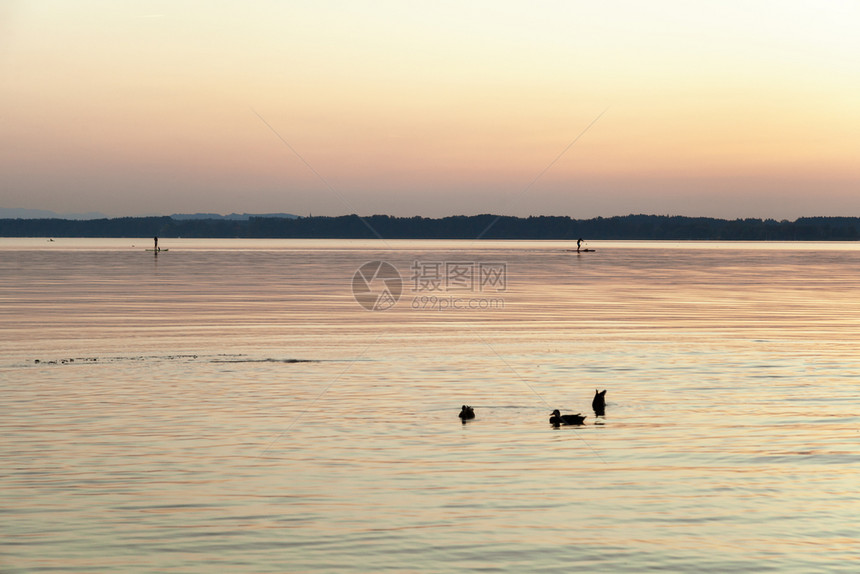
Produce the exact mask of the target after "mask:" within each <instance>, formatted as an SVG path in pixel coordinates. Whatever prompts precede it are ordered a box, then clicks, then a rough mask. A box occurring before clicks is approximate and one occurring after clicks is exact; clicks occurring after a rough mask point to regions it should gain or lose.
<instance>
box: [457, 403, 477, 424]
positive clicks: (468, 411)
mask: <svg viewBox="0 0 860 574" xmlns="http://www.w3.org/2000/svg"><path fill="white" fill-rule="evenodd" d="M459 416H460V420H462V421H463V422H466V421H468V420H472V419H473V418H475V409H473V408H472V407H470V406H469V405H463V408H462V409H461V410H460V415H459Z"/></svg>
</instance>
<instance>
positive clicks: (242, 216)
mask: <svg viewBox="0 0 860 574" xmlns="http://www.w3.org/2000/svg"><path fill="white" fill-rule="evenodd" d="M170 217H171V218H173V219H176V220H180V221H184V220H188V219H218V220H227V221H248V220H249V219H251V218H252V217H274V218H278V219H298V218H299V216H298V215H293V214H292V213H231V214H229V215H221V214H220V213H174V214H173V215H171V216H170ZM0 219H72V220H82V219H107V215H105V214H104V213H99V212H98V211H90V212H87V213H57V212H56V211H50V210H48V209H26V208H4V207H0Z"/></svg>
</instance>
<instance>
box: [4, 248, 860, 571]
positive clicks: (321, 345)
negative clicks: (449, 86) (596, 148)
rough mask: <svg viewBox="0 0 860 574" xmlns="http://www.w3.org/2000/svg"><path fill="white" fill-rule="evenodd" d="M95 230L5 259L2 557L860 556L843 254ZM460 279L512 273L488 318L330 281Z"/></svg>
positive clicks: (803, 563) (848, 253) (586, 564)
mask: <svg viewBox="0 0 860 574" xmlns="http://www.w3.org/2000/svg"><path fill="white" fill-rule="evenodd" d="M104 241H105V240H87V242H86V243H85V244H83V245H72V246H71V247H68V246H67V247H64V248H62V249H59V250H58V249H55V246H57V244H60V243H65V240H63V241H59V240H58V241H57V242H56V243H55V244H48V243H47V242H45V241H40V242H39V245H40V246H39V247H38V249H33V250H30V249H26V250H24V249H14V248H10V247H9V246H8V244H3V245H2V246H0V249H2V251H3V257H2V258H0V342H2V345H3V347H2V348H3V356H2V360H0V373H2V375H0V376H2V379H0V381H2V383H0V385H2V390H3V392H2V393H0V412H3V413H4V416H3V417H0V436H2V438H0V455H2V458H3V461H4V472H3V473H2V474H0V505H2V507H3V508H4V513H3V514H2V516H3V518H0V520H3V532H4V536H3V541H2V542H0V546H2V552H3V564H4V567H7V569H11V570H20V571H38V570H46V569H49V568H57V567H60V568H66V569H69V570H74V569H77V570H81V571H95V570H105V569H118V570H123V571H163V572H193V571H210V570H211V569H212V568H213V565H214V567H215V568H221V569H225V570H241V571H245V572H254V571H316V570H322V571H345V572H348V571H354V572H367V571H385V570H388V571H402V570H403V568H404V566H403V565H404V564H409V568H411V569H414V570H426V571H462V570H463V567H464V564H467V565H468V564H472V563H480V564H481V566H482V567H486V568H489V569H492V568H495V569H499V570H512V569H518V570H531V571H535V570H544V571H562V570H568V569H569V568H571V567H579V568H592V569H598V570H604V571H613V572H616V571H617V572H623V571H634V572H640V571H643V570H646V569H663V570H669V571H697V572H698V571H709V570H710V571H720V572H724V571H729V570H743V571H753V570H755V571H758V570H763V569H772V570H779V571H783V570H784V571H790V570H801V571H839V570H846V568H845V565H846V564H853V563H855V562H856V561H857V559H858V558H860V554H858V550H857V548H856V544H855V543H854V542H855V538H856V537H855V536H853V534H852V533H853V532H854V524H855V522H856V516H857V514H858V512H860V500H858V497H857V496H856V476H857V472H858V471H860V446H858V441H857V431H856V429H857V428H858V423H860V419H858V415H857V412H858V410H860V402H858V398H857V396H856V394H857V393H856V380H857V376H858V374H860V359H858V356H857V352H856V351H857V347H858V333H860V329H858V327H860V299H858V297H857V296H856V294H857V292H858V287H860V277H858V275H857V272H856V270H857V269H858V268H860V267H858V263H860V261H858V258H860V253H858V251H857V248H856V246H855V247H854V248H853V249H847V248H844V246H843V247H840V248H839V249H835V248H834V249H830V248H829V247H828V248H827V249H820V248H819V247H818V246H816V245H812V246H810V245H806V246H803V248H802V249H798V248H797V246H796V245H795V246H794V247H793V248H791V249H787V248H779V249H773V248H771V246H763V247H761V248H758V247H756V246H752V247H750V246H739V245H737V244H730V245H725V244H724V245H722V246H720V245H709V246H705V247H702V246H695V247H688V246H681V247H680V248H670V247H671V246H666V245H665V244H663V245H630V244H624V245H619V244H600V245H596V247H597V251H596V252H595V253H589V254H588V255H587V256H583V257H581V258H577V257H576V256H575V254H571V253H566V252H565V251H564V249H567V248H569V245H567V246H563V245H561V244H559V245H557V246H556V245H553V244H543V243H540V242H526V243H522V244H520V243H506V242H491V243H478V244H456V243H451V242H427V243H424V242H420V243H417V244H416V243H414V242H411V243H410V242H393V243H394V247H395V249H394V250H391V251H388V250H382V249H380V248H379V246H378V244H375V243H360V242H359V243H358V244H354V243H352V242H341V243H337V242H319V243H313V242H311V243H305V242H293V243H289V242H288V243H282V242H281V243H279V242H273V243H262V244H260V243H254V244H253V245H252V246H249V245H250V244H244V243H242V244H241V245H237V244H234V243H231V242H229V241H221V242H214V243H207V242H202V241H201V242H191V241H189V242H188V243H187V244H186V242H185V240H182V241H178V242H177V246H176V247H174V244H172V243H171V245H170V248H171V251H170V253H169V254H162V255H163V256H162V257H160V258H159V260H158V268H157V269H155V268H154V267H153V263H152V262H151V260H150V257H149V255H148V253H146V252H143V251H142V250H141V248H140V245H143V244H142V243H141V244H140V245H139V246H138V247H137V248H134V249H132V248H130V247H129V248H122V249H118V248H116V247H110V245H107V244H105V243H104ZM43 244H44V245H45V247H42V245H43ZM19 247H20V244H19ZM57 247H59V246H57ZM449 259H450V260H457V261H467V262H468V261H482V260H490V259H492V260H493V261H499V260H502V261H504V262H506V264H507V273H508V278H507V279H508V288H507V291H506V292H505V293H504V298H505V306H504V309H497V310H477V309H461V310H449V311H446V312H433V313H419V312H415V311H413V310H412V309H411V308H410V307H409V306H408V305H406V306H403V305H400V304H399V303H398V305H395V306H394V307H393V308H391V309H390V310H388V311H385V312H368V311H366V310H364V309H363V308H362V307H361V306H360V305H358V304H357V303H356V302H355V299H354V297H353V295H352V293H351V290H350V285H351V280H352V277H353V275H354V273H355V271H356V269H358V268H359V267H360V266H361V265H362V264H364V263H366V262H367V261H374V260H386V261H389V262H391V264H392V265H394V266H396V267H397V268H398V269H407V268H408V267H409V265H410V264H411V263H412V262H414V261H416V260H420V261H434V260H438V261H446V260H449ZM70 359H74V361H71V360H70ZM87 359H93V360H87ZM35 360H39V361H40V363H39V364H36V363H35V362H34V361H35ZM64 360H65V361H66V362H65V363H63V361H64ZM52 361H53V362H55V363H56V364H49V363H51V362H52ZM605 388H609V389H610V391H609V393H608V394H609V395H610V403H611V404H610V405H609V408H608V410H609V411H611V412H610V413H609V414H610V415H611V420H609V421H606V422H607V424H600V423H602V422H604V420H605V419H604V418H603V417H605V416H606V415H605V413H604V414H600V413H598V412H597V406H598V405H596V404H595V397H594V395H593V394H592V392H593V391H594V392H597V393H599V391H597V389H605ZM589 400H591V404H589ZM462 403H467V404H469V405H476V406H475V410H476V411H477V412H478V413H479V416H478V417H477V418H476V419H475V423H473V424H468V425H466V426H465V427H464V426H463V425H456V423H454V424H453V425H452V420H453V416H454V413H455V412H457V405H461V404H462ZM549 405H553V406H549ZM555 405H559V407H563V408H560V410H562V411H563V412H565V413H577V412H580V413H585V412H589V407H590V408H591V410H592V411H594V412H595V415H596V416H595V419H594V420H593V419H590V418H589V419H586V421H585V424H582V425H571V426H568V427H566V428H565V427H563V428H562V429H560V431H559V432H555V430H554V429H553V427H552V426H551V425H548V424H547V412H548V411H550V410H552V409H553V408H554V406H555ZM460 410H462V407H461V409H460ZM559 414H561V413H559ZM589 415H590V413H589ZM598 417H599V418H598ZM572 516H575V517H576V520H575V527H571V517H572ZM763 549H765V550H763Z"/></svg>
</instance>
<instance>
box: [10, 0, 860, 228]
mask: <svg viewBox="0 0 860 574" xmlns="http://www.w3.org/2000/svg"><path fill="white" fill-rule="evenodd" d="M858 31H860V2H856V1H849V0H845V1H835V0H834V1H828V0H823V1H820V0H819V1H815V2H812V1H805V2H800V1H763V0H747V1H727V2H692V1H681V0H678V1H667V0H653V1H649V2H645V1H623V0H614V1H613V0H609V1H604V2H594V1H589V2H581V1H561V0H557V1H540V0H538V1H528V2H527V1H504V0H501V1H500V0H496V1H472V2H469V1H465V0H458V1H456V2H453V1H451V2H448V1H444V0H435V1H429V0H428V1H421V2H419V1H408V0H397V1H394V0H392V1H373V2H361V1H326V0H314V1H307V2H305V1H283V2H275V1H271V2H249V3H235V2H202V1H201V2H185V1H175V2H174V1H169V2H168V1H164V2H158V1H146V0H140V1H129V2H117V1H87V0H81V1H75V2H71V1H63V2H48V1H39V0H33V1H27V2H23V1H22V2H15V1H11V2H10V1H8V0H6V1H2V0H0V150H2V152H0V207H6V208H14V207H26V208H34V209H50V210H54V211H58V212H84V211H100V212H103V213H106V214H108V215H110V216H119V215H146V214H170V213H175V212H197V211H205V212H219V213H229V212H290V213H296V214H299V215H308V214H311V213H312V214H314V215H340V214H345V213H358V214H361V215H371V214H375V213H388V214H392V215H403V216H407V215H410V216H411V215H423V216H428V217H437V216H444V215H452V214H475V213H502V214H510V215H521V216H527V215H539V214H553V215H570V216H571V217H576V218H588V217H595V216H598V215H600V216H612V215H626V214H628V213H653V214H673V215H702V216H714V217H728V218H735V217H773V218H776V219H783V218H788V219H793V218H796V217H799V216H803V215H852V216H860V33H858ZM577 138H578V139H577ZM571 144H572V145H571ZM568 146H569V147H568ZM565 150H566V151H565ZM562 152H564V153H562ZM560 154H561V155H560Z"/></svg>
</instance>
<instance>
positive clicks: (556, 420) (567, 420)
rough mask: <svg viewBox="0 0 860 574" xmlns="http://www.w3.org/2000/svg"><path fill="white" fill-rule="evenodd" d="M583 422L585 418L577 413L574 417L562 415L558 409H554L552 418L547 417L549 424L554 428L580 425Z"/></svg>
mask: <svg viewBox="0 0 860 574" xmlns="http://www.w3.org/2000/svg"><path fill="white" fill-rule="evenodd" d="M584 420H585V417H584V416H582V415H581V414H579V413H576V414H575V415H563V414H561V413H560V412H559V410H558V409H555V410H554V411H552V416H551V417H549V424H551V425H553V426H556V427H557V426H559V425H581V424H582V421H584Z"/></svg>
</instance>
